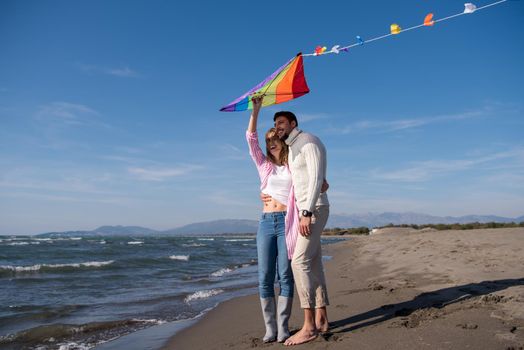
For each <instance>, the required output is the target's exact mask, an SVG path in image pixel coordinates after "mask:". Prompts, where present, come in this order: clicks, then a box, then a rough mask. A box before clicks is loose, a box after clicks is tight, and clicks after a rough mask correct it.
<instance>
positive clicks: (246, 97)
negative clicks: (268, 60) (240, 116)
mask: <svg viewBox="0 0 524 350" xmlns="http://www.w3.org/2000/svg"><path fill="white" fill-rule="evenodd" d="M308 92H309V87H308V86H307V82H306V77H305V76H304V64H303V62H302V53H299V54H298V55H297V56H296V57H293V58H292V59H291V60H289V61H288V62H287V63H286V64H284V65H283V66H282V67H280V68H279V69H277V70H276V71H275V72H274V73H273V74H271V75H270V76H269V77H267V78H266V79H264V80H263V81H262V82H260V83H259V84H258V85H257V86H255V87H254V88H252V89H250V90H249V91H248V92H246V93H245V94H243V95H242V96H240V97H239V98H237V99H236V100H234V101H233V102H231V103H230V104H228V105H227V106H225V107H222V108H221V109H220V111H222V112H238V111H245V110H246V109H253V103H252V102H251V98H252V97H253V96H264V100H263V102H262V106H263V107H266V106H270V105H274V104H278V103H283V102H287V101H289V100H292V99H294V98H297V97H300V96H302V95H305V94H307V93H308Z"/></svg>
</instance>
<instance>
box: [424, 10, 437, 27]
mask: <svg viewBox="0 0 524 350" xmlns="http://www.w3.org/2000/svg"><path fill="white" fill-rule="evenodd" d="M433 24H435V21H434V20H433V14H432V13H428V14H427V15H426V18H424V25H425V26H432V25H433Z"/></svg>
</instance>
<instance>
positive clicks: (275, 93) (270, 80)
mask: <svg viewBox="0 0 524 350" xmlns="http://www.w3.org/2000/svg"><path fill="white" fill-rule="evenodd" d="M506 1H508V0H498V1H495V2H492V3H490V4H487V5H484V6H481V7H477V6H476V5H475V4H472V3H470V2H468V3H465V4H464V10H463V11H462V12H459V13H456V14H454V15H451V16H447V17H443V18H439V19H433V13H428V14H427V15H426V17H425V18H424V22H423V23H422V24H417V25H414V26H411V27H408V28H406V29H402V28H401V27H400V25H398V24H397V23H393V24H391V25H390V31H389V33H387V34H384V35H381V36H378V37H375V38H372V39H368V40H364V39H363V38H362V37H361V36H359V35H357V37H356V38H357V42H356V43H354V44H350V45H347V46H344V47H341V45H335V46H333V47H332V48H331V50H329V51H328V50H327V47H325V46H320V45H319V46H317V47H316V48H315V51H314V52H312V53H307V54H302V53H299V54H298V55H297V56H296V57H294V58H292V59H291V60H289V62H287V63H286V64H285V65H283V66H282V67H280V68H279V69H277V71H276V72H275V73H273V74H271V75H270V76H269V77H267V78H266V79H264V81H262V82H261V83H260V84H258V85H257V86H255V87H254V88H252V89H251V90H249V91H248V92H246V93H245V94H244V95H242V96H240V97H239V98H237V99H236V100H234V101H233V102H231V103H230V104H229V105H227V106H225V107H222V108H221V109H220V110H221V111H223V112H236V111H245V110H246V109H252V108H253V105H252V103H251V98H252V97H255V96H264V100H263V102H262V107H266V106H270V105H273V104H277V103H282V102H286V101H289V100H292V99H294V98H297V97H300V96H302V95H305V94H307V93H308V92H309V88H308V86H307V83H306V77H305V76H304V65H303V63H302V57H307V56H324V55H327V54H337V55H338V54H339V53H341V52H349V49H352V48H354V47H356V46H362V45H364V43H370V42H373V41H377V40H382V39H385V38H387V37H389V36H392V35H398V34H401V33H405V32H407V31H410V30H413V29H419V28H423V27H432V26H433V25H435V24H436V23H439V22H443V21H447V20H450V19H452V18H455V17H459V16H463V15H468V14H472V13H474V12H476V11H479V10H483V9H486V8H489V7H492V6H495V5H499V4H502V3H504V2H506Z"/></svg>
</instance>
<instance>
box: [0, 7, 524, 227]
mask: <svg viewBox="0 0 524 350" xmlns="http://www.w3.org/2000/svg"><path fill="white" fill-rule="evenodd" d="M489 2H490V1H477V2H475V4H477V6H482V5H485V4H487V3H489ZM462 9H463V2H461V1H455V0H447V1H442V0H440V1H437V0H423V1H421V0H419V1H402V0H401V1H394V2H392V1H373V2H371V1H324V2H304V1H286V2H281V1H264V2H263V3H261V4H260V5H257V4H255V3H253V4H250V3H248V2H245V1H221V2H219V1H191V2H189V1H187V2H181V1H102V0H100V1H74V2H72V1H11V0H4V1H2V2H0V45H1V46H0V52H1V54H0V234H32V233H39V232H46V231H52V230H75V229H93V228H95V227H98V226H100V225H116V224H121V225H140V226H146V227H151V228H154V229H167V228H173V227H177V226H181V225H184V224H188V223H192V222H196V221H206V220H214V219H221V218H246V219H257V218H258V214H259V212H260V203H259V200H258V177H257V174H256V170H255V168H254V165H253V164H252V162H251V160H250V158H249V156H248V154H247V146H246V144H245V139H244V131H245V128H246V126H247V121H248V117H249V113H221V112H218V110H219V108H220V107H222V106H223V105H225V104H227V103H228V102H230V101H232V100H233V99H234V98H236V97H238V96H239V95H241V94H242V93H244V92H245V91H246V90H248V89H249V88H251V87H252V86H254V85H255V84H256V83H258V82H259V81H261V80H262V79H263V78H265V77H266V76H267V75H269V74H270V73H271V72H273V71H274V70H275V69H276V68H278V67H279V66H280V65H282V64H283V63H284V62H286V61H287V60H288V59H289V58H290V57H292V56H293V55H295V54H296V53H297V52H299V51H303V52H311V51H313V50H314V48H315V47H316V46H317V45H325V46H327V47H328V48H330V47H331V46H333V45H335V44H340V45H347V44H351V43H354V42H355V36H356V35H361V36H362V37H363V38H365V39H366V38H371V37H374V36H378V35H381V34H385V33H387V32H388V31H389V25H390V24H391V23H398V24H400V25H401V26H402V27H409V26H411V25H415V24H418V23H421V22H422V20H423V18H424V16H425V15H426V14H427V13H428V12H433V13H434V14H435V17H436V18H442V17H444V16H447V15H451V14H454V13H458V12H461V11H462ZM523 18H524V2H522V1H508V2H506V3H503V4H501V5H498V6H494V7H492V8H490V9H486V10H483V11H478V12H476V13H474V14H471V15H467V16H460V17H458V18H455V19H452V20H449V21H446V22H442V23H438V24H437V25H435V26H434V27H432V28H421V29H420V30H414V31H410V32H406V33H402V34H401V35H398V36H394V37H389V38H387V39H384V40H381V41H377V42H374V43H369V44H366V45H364V46H363V47H356V48H354V49H353V50H351V51H350V52H349V53H346V54H340V55H327V56H320V57H306V58H304V64H305V72H306V77H307V80H308V84H309V87H310V89H311V93H310V94H308V95H306V96H304V97H301V98H299V99H297V100H294V101H291V102H289V103H286V104H283V105H277V106H272V107H268V108H265V109H263V110H262V115H261V119H262V120H261V123H260V127H259V129H260V130H266V129H267V128H269V127H270V126H271V123H272V115H273V113H274V112H276V111H277V110H281V109H286V110H292V111H294V112H295V113H296V114H297V115H298V117H299V121H300V126H301V128H302V129H304V130H307V131H310V132H313V133H314V134H316V135H318V136H319V137H320V138H321V139H322V140H323V141H324V143H325V145H326V147H327V149H328V162H329V164H328V180H329V182H330V184H331V188H330V190H329V196H330V200H331V205H332V208H331V212H332V213H365V212H383V211H395V212H405V211H413V212H420V213H427V214H434V215H466V214H496V215H503V216H509V217H516V216H519V215H523V214H524V138H523V137H522V135H523V131H524V118H523V107H524V106H523V103H524V87H523V86H524V85H523V83H522V79H523V78H524V74H523V73H524V68H523V65H522V62H524V41H523V40H522V37H523V36H524V29H523V26H522V20H523Z"/></svg>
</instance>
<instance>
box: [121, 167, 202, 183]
mask: <svg viewBox="0 0 524 350" xmlns="http://www.w3.org/2000/svg"><path fill="white" fill-rule="evenodd" d="M198 169H202V167H201V166H198V165H181V166H179V167H175V168H155V169H153V168H149V169H147V168H140V167H133V168H128V171H129V173H130V174H132V175H133V176H135V177H136V178H138V179H139V180H144V181H165V180H168V179H170V178H174V177H179V176H183V175H186V174H188V173H191V172H193V171H195V170H198Z"/></svg>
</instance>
